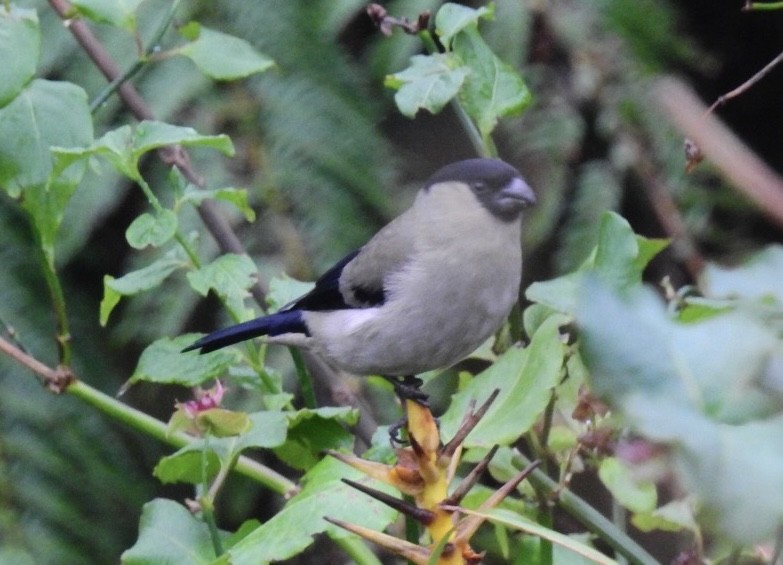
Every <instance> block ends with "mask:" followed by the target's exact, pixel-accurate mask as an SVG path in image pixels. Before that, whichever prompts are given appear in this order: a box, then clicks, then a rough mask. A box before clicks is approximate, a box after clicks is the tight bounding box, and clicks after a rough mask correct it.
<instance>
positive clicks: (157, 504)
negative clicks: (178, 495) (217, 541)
mask: <svg viewBox="0 0 783 565" xmlns="http://www.w3.org/2000/svg"><path fill="white" fill-rule="evenodd" d="M214 559H215V550H214V548H213V547H212V543H211V541H210V537H209V529H208V528H207V525H206V524H205V523H204V522H202V521H200V520H199V519H197V518H196V517H195V516H194V515H193V514H191V512H190V511H189V510H188V509H187V508H185V507H184V506H182V505H181V504H179V503H177V502H174V501H173V500H166V499H163V498H157V499H155V500H153V501H151V502H148V503H147V504H145V505H144V510H143V511H142V514H141V521H140V523H139V539H138V540H136V543H135V544H134V545H133V547H131V548H130V549H128V550H127V551H125V552H124V553H123V554H122V563H123V565H153V564H160V563H188V564H190V565H196V564H204V565H207V564H208V563H211V562H212V561H213V560H214Z"/></svg>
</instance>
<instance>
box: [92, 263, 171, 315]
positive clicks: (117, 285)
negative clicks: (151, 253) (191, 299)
mask: <svg viewBox="0 0 783 565" xmlns="http://www.w3.org/2000/svg"><path fill="white" fill-rule="evenodd" d="M182 266H183V262H182V261H180V260H179V259H178V258H177V257H176V256H174V255H173V254H167V255H166V256H165V257H163V258H161V259H158V260H157V261H155V262H154V263H151V264H149V265H147V266H146V267H144V268H142V269H139V270H137V271H131V272H130V273H127V274H125V275H123V276H121V277H120V278H118V279H115V278H114V277H112V276H111V275H106V276H104V277H103V300H101V309H100V322H101V325H102V326H105V325H106V322H108V320H109V315H111V312H112V310H114V307H115V306H117V304H118V303H119V302H120V298H121V297H123V296H133V295H134V294H138V293H140V292H143V291H145V290H150V289H152V288H155V287H157V286H159V285H160V284H161V283H162V282H163V281H164V280H166V279H167V278H168V277H169V275H171V273H173V272H174V271H175V270H177V269H178V268H180V267H182Z"/></svg>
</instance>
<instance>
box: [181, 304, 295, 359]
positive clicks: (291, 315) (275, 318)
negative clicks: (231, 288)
mask: <svg viewBox="0 0 783 565" xmlns="http://www.w3.org/2000/svg"><path fill="white" fill-rule="evenodd" d="M285 333H303V334H305V335H309V332H308V331H307V326H306V325H305V323H304V319H303V318H302V313H301V312H300V311H299V310H288V311H284V312H278V313H276V314H272V315H271V316H262V317H261V318H256V319H255V320H250V321H249V322H244V323H242V324H237V325H236V326H230V327H228V328H223V329H222V330H218V331H216V332H212V333H211V334H209V335H205V336H204V337H202V338H201V339H199V340H198V341H196V342H195V343H193V344H192V345H189V346H188V347H186V348H185V349H183V350H182V352H183V353H184V352H186V351H193V350H194V349H200V350H201V353H209V352H210V351H215V350H217V349H221V348H223V347H226V346H228V345H232V344H234V343H239V342H240V341H245V340H247V339H251V338H254V337H258V336H262V335H270V336H272V335H280V334H285Z"/></svg>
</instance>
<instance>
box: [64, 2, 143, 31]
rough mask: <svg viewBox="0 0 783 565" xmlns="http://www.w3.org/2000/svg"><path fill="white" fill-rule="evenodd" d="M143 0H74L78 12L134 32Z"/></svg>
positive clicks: (89, 17)
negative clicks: (137, 9) (137, 10)
mask: <svg viewBox="0 0 783 565" xmlns="http://www.w3.org/2000/svg"><path fill="white" fill-rule="evenodd" d="M142 1H143V0H73V2H71V4H72V5H73V6H74V7H75V8H76V12H77V13H79V14H80V15H82V16H84V17H85V18H88V19H90V20H92V21H94V22H96V23H101V24H110V25H113V26H115V27H120V28H123V29H125V30H127V31H130V32H133V31H134V30H135V29H136V8H138V7H139V4H141V3H142Z"/></svg>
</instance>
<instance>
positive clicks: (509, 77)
mask: <svg viewBox="0 0 783 565" xmlns="http://www.w3.org/2000/svg"><path fill="white" fill-rule="evenodd" d="M454 53H456V54H457V55H458V56H459V58H460V59H461V60H462V61H463V63H464V64H465V65H466V66H467V67H468V68H469V69H470V73H469V74H468V75H467V78H466V79H465V83H464V84H463V85H462V88H460V91H459V98H460V101H461V102H462V105H463V107H464V108H465V111H466V112H467V113H468V115H470V117H471V118H473V120H474V121H475V122H476V125H477V126H478V129H479V131H480V132H481V134H482V136H484V137H487V136H489V134H490V133H492V130H494V129H495V126H496V125H497V123H498V119H499V118H502V117H505V116H514V115H518V114H520V113H522V111H523V110H524V109H525V108H527V107H528V106H529V105H530V103H531V102H532V101H533V97H532V95H531V94H530V91H529V90H528V88H527V85H526V84H525V81H524V80H523V79H522V77H521V76H520V74H519V72H517V70H516V69H514V68H512V67H511V66H510V65H508V64H507V63H504V62H503V61H502V60H501V59H500V58H499V57H498V56H497V55H495V53H494V52H493V51H492V49H490V47H489V46H488V45H487V44H486V42H485V41H484V39H483V38H482V37H481V35H479V33H478V30H477V29H472V28H468V29H466V30H464V31H463V32H461V33H459V34H458V35H457V36H456V37H455V38H454Z"/></svg>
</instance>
